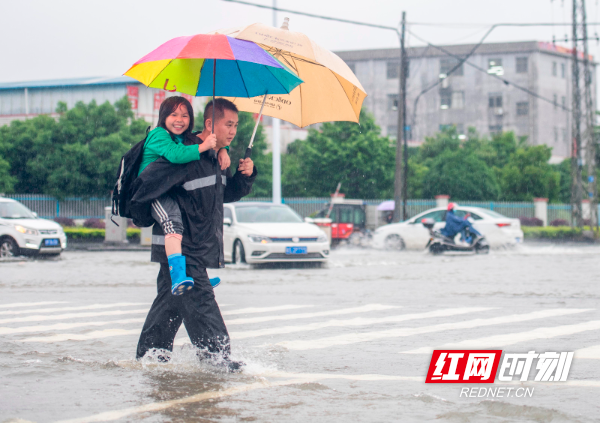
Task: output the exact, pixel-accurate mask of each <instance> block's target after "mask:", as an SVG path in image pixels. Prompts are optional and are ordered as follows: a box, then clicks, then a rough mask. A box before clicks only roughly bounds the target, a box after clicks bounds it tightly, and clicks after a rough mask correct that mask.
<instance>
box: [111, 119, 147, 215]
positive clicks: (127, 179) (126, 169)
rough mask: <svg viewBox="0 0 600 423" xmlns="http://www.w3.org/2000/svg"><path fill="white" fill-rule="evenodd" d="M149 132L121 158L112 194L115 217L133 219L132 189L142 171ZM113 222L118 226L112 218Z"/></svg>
mask: <svg viewBox="0 0 600 423" xmlns="http://www.w3.org/2000/svg"><path fill="white" fill-rule="evenodd" d="M149 130H150V127H148V128H147V129H146V136H145V137H144V139H143V140H141V141H140V142H138V143H137V144H136V145H134V146H133V147H131V149H130V150H129V151H128V152H127V153H125V155H124V156H123V157H122V158H121V163H120V164H119V169H118V170H117V182H116V183H115V187H114V189H113V194H112V215H113V216H121V217H126V218H131V217H132V216H131V211H130V210H129V207H130V202H131V195H130V189H131V185H132V184H133V181H135V179H136V178H137V177H138V173H139V171H140V164H141V163H142V156H143V153H144V144H145V143H146V138H147V137H148V131H149ZM111 220H112V221H113V223H114V224H115V225H117V223H116V222H115V221H114V220H113V219H112V217H111ZM117 226H118V225H117Z"/></svg>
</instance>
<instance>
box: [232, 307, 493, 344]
mask: <svg viewBox="0 0 600 423" xmlns="http://www.w3.org/2000/svg"><path fill="white" fill-rule="evenodd" d="M485 310H492V308H491V307H468V308H449V309H445V310H436V311H430V312H426V313H412V314H401V315H397V316H387V317H372V318H362V317H357V318H354V319H349V320H329V321H326V322H316V323H311V324H308V325H303V326H284V327H281V328H268V329H259V330H254V331H246V332H230V333H229V335H230V336H231V339H245V338H255V337H258V336H265V335H279V334H288V333H295V332H305V331H312V330H318V329H323V328H330V327H350V326H369V325H377V324H381V323H398V322H405V321H407V320H416V319H430V318H434V317H447V316H457V315H459V314H465V313H474V312H477V311H485Z"/></svg>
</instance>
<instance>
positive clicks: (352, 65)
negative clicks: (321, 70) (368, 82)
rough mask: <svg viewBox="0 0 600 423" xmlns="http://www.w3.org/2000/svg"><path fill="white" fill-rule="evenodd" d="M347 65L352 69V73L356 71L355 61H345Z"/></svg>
mask: <svg viewBox="0 0 600 423" xmlns="http://www.w3.org/2000/svg"><path fill="white" fill-rule="evenodd" d="M346 64H347V65H348V67H349V68H350V70H351V71H352V73H354V74H355V73H356V63H353V62H350V63H346Z"/></svg>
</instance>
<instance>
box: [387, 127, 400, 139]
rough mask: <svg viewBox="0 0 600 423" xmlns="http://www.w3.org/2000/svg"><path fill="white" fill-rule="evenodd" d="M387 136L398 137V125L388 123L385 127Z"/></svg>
mask: <svg viewBox="0 0 600 423" xmlns="http://www.w3.org/2000/svg"><path fill="white" fill-rule="evenodd" d="M387 136H388V137H390V138H392V139H397V138H398V126H397V125H389V126H388V127H387Z"/></svg>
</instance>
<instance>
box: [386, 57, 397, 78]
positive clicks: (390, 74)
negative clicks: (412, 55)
mask: <svg viewBox="0 0 600 423" xmlns="http://www.w3.org/2000/svg"><path fill="white" fill-rule="evenodd" d="M397 78H400V61H399V60H392V61H390V62H387V79H397Z"/></svg>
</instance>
